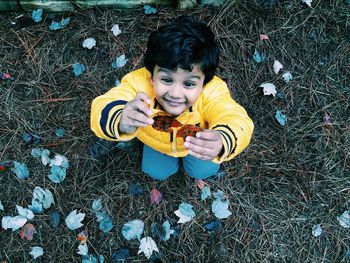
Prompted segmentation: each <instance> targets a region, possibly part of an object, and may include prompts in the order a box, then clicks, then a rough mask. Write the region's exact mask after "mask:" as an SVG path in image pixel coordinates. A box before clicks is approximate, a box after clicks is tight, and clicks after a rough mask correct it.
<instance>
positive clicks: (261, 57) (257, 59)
mask: <svg viewBox="0 0 350 263" xmlns="http://www.w3.org/2000/svg"><path fill="white" fill-rule="evenodd" d="M253 59H254V61H255V62H256V63H262V62H264V61H265V60H266V54H265V53H261V54H260V53H259V52H258V50H257V49H255V51H254V55H253Z"/></svg>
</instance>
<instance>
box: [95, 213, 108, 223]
mask: <svg viewBox="0 0 350 263" xmlns="http://www.w3.org/2000/svg"><path fill="white" fill-rule="evenodd" d="M95 216H96V217H97V222H101V221H103V220H104V219H105V218H107V217H108V214H107V212H106V211H103V210H101V211H98V212H95Z"/></svg>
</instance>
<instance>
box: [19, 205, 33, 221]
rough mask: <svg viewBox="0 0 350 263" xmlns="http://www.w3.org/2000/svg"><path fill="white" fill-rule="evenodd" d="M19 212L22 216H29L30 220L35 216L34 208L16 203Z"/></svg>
mask: <svg viewBox="0 0 350 263" xmlns="http://www.w3.org/2000/svg"><path fill="white" fill-rule="evenodd" d="M16 208H17V212H18V214H19V215H20V216H23V217H25V218H27V219H28V220H32V219H33V218H34V214H33V212H32V210H30V209H28V208H23V207H22V206H19V205H16Z"/></svg>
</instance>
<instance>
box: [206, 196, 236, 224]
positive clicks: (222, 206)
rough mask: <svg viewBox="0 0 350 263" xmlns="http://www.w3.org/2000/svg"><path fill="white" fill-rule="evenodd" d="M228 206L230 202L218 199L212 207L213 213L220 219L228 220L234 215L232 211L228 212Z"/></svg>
mask: <svg viewBox="0 0 350 263" xmlns="http://www.w3.org/2000/svg"><path fill="white" fill-rule="evenodd" d="M228 205H229V203H228V200H221V199H216V200H214V201H213V203H212V205H211V211H212V212H213V213H214V215H215V217H217V218H219V219H223V218H228V217H229V216H230V215H232V213H231V211H229V210H228Z"/></svg>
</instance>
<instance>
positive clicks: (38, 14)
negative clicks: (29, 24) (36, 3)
mask: <svg viewBox="0 0 350 263" xmlns="http://www.w3.org/2000/svg"><path fill="white" fill-rule="evenodd" d="M42 15H43V9H42V8H39V9H37V10H33V12H32V19H33V20H34V22H35V23H39V22H41V21H42V20H43V18H42Z"/></svg>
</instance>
